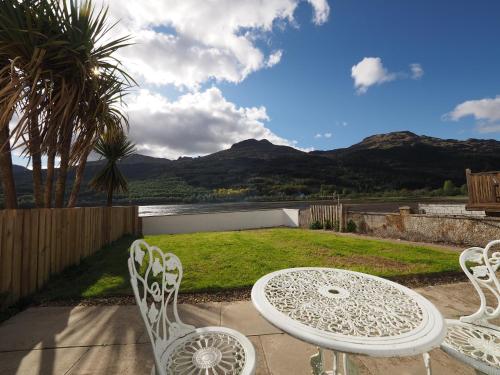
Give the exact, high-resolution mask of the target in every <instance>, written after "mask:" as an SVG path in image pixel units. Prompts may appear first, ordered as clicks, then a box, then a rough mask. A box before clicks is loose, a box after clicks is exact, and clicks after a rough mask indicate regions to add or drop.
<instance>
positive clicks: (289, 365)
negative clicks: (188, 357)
mask: <svg viewBox="0 0 500 375" xmlns="http://www.w3.org/2000/svg"><path fill="white" fill-rule="evenodd" d="M417 291H419V292H420V293H422V294H423V295H424V296H426V297H427V298H429V299H430V300H431V301H432V302H433V303H434V304H435V305H436V306H437V307H438V308H439V309H440V311H441V312H442V313H443V315H444V316H445V317H447V318H456V317H458V316H459V315H461V314H463V313H470V312H472V311H474V310H475V309H476V308H477V306H478V303H479V299H478V298H477V296H476V293H475V291H474V290H473V288H472V287H471V286H470V285H469V284H468V283H458V284H448V285H440V286H434V287H426V288H422V289H417ZM179 309H180V315H181V317H182V318H183V319H184V321H185V322H186V323H189V324H194V325H196V326H198V327H201V326H208V325H223V326H227V327H231V328H234V329H237V330H239V331H240V332H242V333H244V334H245V335H247V336H248V337H249V338H250V340H251V341H252V342H253V344H254V346H255V349H256V351H257V359H258V366H257V372H256V373H257V374H258V375H270V374H272V375H290V374H310V368H309V357H310V356H311V355H312V354H313V353H314V352H315V348H314V347H313V346H311V345H308V344H306V343H303V342H301V341H299V340H297V339H294V338H293V337H290V336H288V335H287V334H284V333H283V332H281V331H280V330H279V329H276V328H275V327H273V326H272V325H270V324H269V323H267V322H266V321H265V320H264V319H262V318H261V317H260V316H259V314H258V313H257V312H256V310H255V309H254V308H253V306H252V303H251V302H250V301H241V302H231V303H224V302H223V303H218V302H214V303H207V304H200V305H180V306H179ZM431 357H432V361H433V362H432V365H433V371H434V374H435V375H436V374H443V375H444V374H453V375H462V374H463V375H465V374H470V375H473V374H474V371H473V370H472V369H471V368H469V367H467V366H465V365H462V364H461V363H459V362H457V361H455V360H454V359H452V358H451V357H449V356H448V355H447V354H445V353H444V352H442V351H441V350H439V349H435V350H434V351H432V352H431ZM351 362H352V373H353V374H373V375H375V374H383V375H390V374H394V375H410V374H415V375H416V374H425V370H424V366H423V362H422V359H421V357H420V356H418V357H406V358H386V359H377V358H368V357H362V356H351ZM152 364H153V357H152V353H151V347H150V344H149V340H148V337H147V333H146V330H145V328H144V325H143V323H142V321H141V318H140V315H139V311H138V309H137V307H136V306H95V307H85V306H76V307H75V306H73V307H34V308H30V309H27V310H25V311H23V312H22V313H20V314H18V315H16V316H14V317H13V318H11V319H10V320H8V321H6V322H4V323H2V324H1V325H0V374H1V375H4V374H5V375H7V374H9V375H10V374H26V375H28V374H29V375H32V374H43V375H52V374H54V375H55V374H58V375H59V374H71V375H76V374H80V375H83V374H106V375H109V374H120V375H129V374H130V375H132V374H134V375H135V374H149V373H150V369H151V366H152Z"/></svg>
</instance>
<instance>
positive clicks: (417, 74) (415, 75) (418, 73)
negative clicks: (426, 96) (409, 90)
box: [410, 63, 424, 79]
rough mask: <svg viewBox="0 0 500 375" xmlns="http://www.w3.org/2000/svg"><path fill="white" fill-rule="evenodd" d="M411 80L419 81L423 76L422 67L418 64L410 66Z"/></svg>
mask: <svg viewBox="0 0 500 375" xmlns="http://www.w3.org/2000/svg"><path fill="white" fill-rule="evenodd" d="M410 70H411V79H420V78H422V76H423V75H424V69H423V68H422V65H420V64H418V63H413V64H410Z"/></svg>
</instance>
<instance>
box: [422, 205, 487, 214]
mask: <svg viewBox="0 0 500 375" xmlns="http://www.w3.org/2000/svg"><path fill="white" fill-rule="evenodd" d="M418 212H419V213H421V214H427V215H439V216H474V217H485V216H486V213H485V212H484V211H469V210H466V209H465V204H436V203H432V204H429V203H419V204H418Z"/></svg>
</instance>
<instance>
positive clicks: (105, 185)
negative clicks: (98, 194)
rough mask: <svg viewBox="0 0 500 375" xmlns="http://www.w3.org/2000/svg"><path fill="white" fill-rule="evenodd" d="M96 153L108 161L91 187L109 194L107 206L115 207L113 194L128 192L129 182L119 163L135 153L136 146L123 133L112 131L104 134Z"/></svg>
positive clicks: (96, 146) (98, 142)
mask: <svg viewBox="0 0 500 375" xmlns="http://www.w3.org/2000/svg"><path fill="white" fill-rule="evenodd" d="M94 151H95V152H96V153H97V154H98V155H99V156H100V157H101V158H104V159H106V164H105V165H104V167H103V168H102V169H101V170H100V171H99V172H97V174H96V175H95V177H94V178H93V179H92V180H91V181H90V183H89V185H90V187H92V188H93V189H95V190H97V191H103V192H107V194H108V199H107V204H108V206H109V207H111V206H112V205H113V193H116V192H127V191H128V184H127V180H126V179H125V177H124V176H123V174H122V172H121V171H120V169H119V168H118V162H119V161H120V160H122V159H125V158H126V157H128V156H130V155H132V154H133V153H134V152H135V145H134V144H133V143H132V142H130V141H129V140H128V139H127V136H126V135H125V133H124V132H123V131H119V130H117V131H110V132H107V133H105V134H103V135H102V136H101V137H100V138H99V140H98V141H97V144H96V145H95V148H94Z"/></svg>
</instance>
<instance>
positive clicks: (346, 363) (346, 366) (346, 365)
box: [342, 353, 349, 375]
mask: <svg viewBox="0 0 500 375" xmlns="http://www.w3.org/2000/svg"><path fill="white" fill-rule="evenodd" d="M342 359H343V362H344V363H343V364H344V375H349V357H348V356H347V353H344V354H343V357H342Z"/></svg>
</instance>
